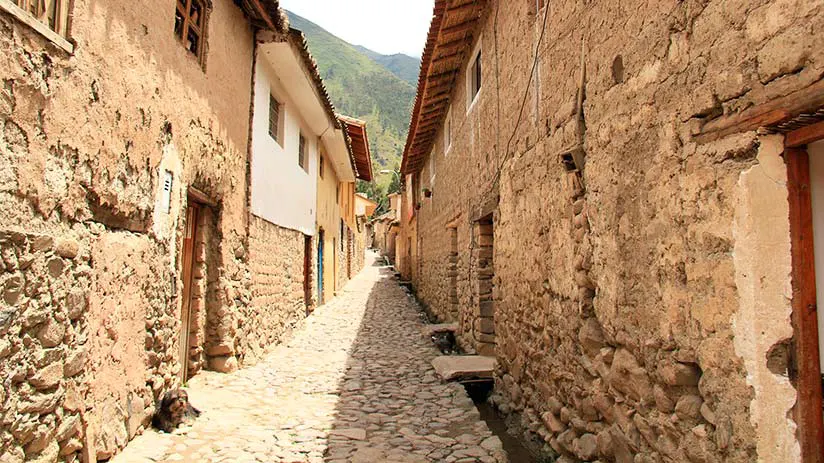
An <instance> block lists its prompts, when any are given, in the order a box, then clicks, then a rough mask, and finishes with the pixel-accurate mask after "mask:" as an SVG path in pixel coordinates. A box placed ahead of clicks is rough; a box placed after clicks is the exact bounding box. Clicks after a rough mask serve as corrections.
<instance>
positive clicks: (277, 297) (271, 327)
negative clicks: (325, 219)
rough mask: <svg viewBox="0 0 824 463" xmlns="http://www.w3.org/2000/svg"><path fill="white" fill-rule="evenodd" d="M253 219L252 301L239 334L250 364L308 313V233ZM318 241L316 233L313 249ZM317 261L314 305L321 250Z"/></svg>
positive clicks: (243, 354)
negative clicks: (306, 285)
mask: <svg viewBox="0 0 824 463" xmlns="http://www.w3.org/2000/svg"><path fill="white" fill-rule="evenodd" d="M249 220H250V223H249V271H250V273H251V277H252V286H251V290H252V303H251V304H250V305H249V307H248V308H247V309H246V311H245V312H244V313H243V315H244V316H243V317H242V321H241V323H240V327H239V331H240V333H239V336H238V339H239V354H240V356H241V359H243V360H244V362H245V363H247V364H250V363H254V362H255V361H257V360H259V359H260V358H261V356H262V355H263V354H264V353H265V349H266V348H267V347H268V346H272V345H275V344H277V342H278V341H279V340H280V339H281V338H282V336H283V335H284V333H286V332H287V331H288V330H289V329H290V328H292V327H293V326H294V325H295V324H296V323H297V322H298V321H299V320H301V319H303V318H305V317H306V314H307V307H306V304H305V300H304V291H303V289H304V288H303V281H304V278H303V264H304V262H303V259H304V238H305V235H304V234H303V233H301V232H299V231H295V230H289V229H286V228H283V227H279V226H277V225H275V224H272V223H270V222H267V221H266V220H264V219H261V218H259V217H257V216H254V215H250V219H249ZM315 246H316V241H315V239H314V238H313V239H312V247H311V248H310V249H316V247H315ZM311 265H312V267H311V268H312V269H313V273H312V275H310V282H311V294H312V304H311V306H310V308H311V307H314V305H315V304H316V299H317V284H316V283H315V276H316V275H317V274H316V273H315V272H316V270H315V269H317V261H316V257H315V252H313V253H312V264H311Z"/></svg>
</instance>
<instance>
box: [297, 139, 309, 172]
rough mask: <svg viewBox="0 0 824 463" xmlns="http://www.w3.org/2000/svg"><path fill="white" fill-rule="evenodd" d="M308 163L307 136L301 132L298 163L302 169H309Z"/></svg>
mask: <svg viewBox="0 0 824 463" xmlns="http://www.w3.org/2000/svg"><path fill="white" fill-rule="evenodd" d="M306 164H307V162H306V137H304V136H303V134H300V140H299V144H298V165H299V166H300V168H301V169H303V170H307V169H306ZM307 171H308V170H307Z"/></svg>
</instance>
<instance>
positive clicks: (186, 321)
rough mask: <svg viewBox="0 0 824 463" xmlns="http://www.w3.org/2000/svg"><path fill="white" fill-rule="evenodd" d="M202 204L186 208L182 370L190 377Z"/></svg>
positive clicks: (184, 375) (181, 337) (181, 317)
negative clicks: (191, 338)
mask: <svg viewBox="0 0 824 463" xmlns="http://www.w3.org/2000/svg"><path fill="white" fill-rule="evenodd" d="M199 217H200V205H198V204H197V203H194V202H190V203H189V207H188V208H187V209H186V232H185V234H184V236H183V304H182V307H181V311H180V372H181V375H182V377H183V381H187V380H188V379H189V333H190V332H191V326H192V323H191V312H192V283H193V282H194V265H195V242H196V241H197V234H198V227H197V223H198V219H199Z"/></svg>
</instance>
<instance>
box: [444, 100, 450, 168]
mask: <svg viewBox="0 0 824 463" xmlns="http://www.w3.org/2000/svg"><path fill="white" fill-rule="evenodd" d="M451 146H452V108H449V109H447V110H446V120H444V123H443V154H444V156H446V153H447V152H449V148H450V147H451Z"/></svg>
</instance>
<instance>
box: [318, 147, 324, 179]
mask: <svg viewBox="0 0 824 463" xmlns="http://www.w3.org/2000/svg"><path fill="white" fill-rule="evenodd" d="M318 174H319V175H320V178H323V153H320V161H319V162H318Z"/></svg>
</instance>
